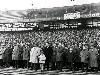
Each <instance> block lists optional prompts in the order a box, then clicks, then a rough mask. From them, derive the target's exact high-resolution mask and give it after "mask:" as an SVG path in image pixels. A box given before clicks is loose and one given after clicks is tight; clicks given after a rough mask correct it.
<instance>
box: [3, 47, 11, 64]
mask: <svg viewBox="0 0 100 75" xmlns="http://www.w3.org/2000/svg"><path fill="white" fill-rule="evenodd" d="M12 51H13V49H12V48H10V47H8V48H6V50H5V51H4V53H3V62H12Z"/></svg>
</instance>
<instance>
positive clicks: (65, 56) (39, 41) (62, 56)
mask: <svg viewBox="0 0 100 75" xmlns="http://www.w3.org/2000/svg"><path fill="white" fill-rule="evenodd" d="M0 36H1V37H0V39H1V41H0V43H1V46H0V47H1V48H0V49H1V52H3V51H2V50H3V49H5V51H4V53H3V60H4V62H6V63H5V65H6V66H8V64H9V62H8V61H9V60H10V61H11V60H13V61H12V63H13V64H14V65H13V64H11V63H10V64H11V65H13V66H14V67H17V65H18V66H20V67H23V65H24V66H26V64H27V63H28V62H29V59H30V57H31V55H35V54H34V49H35V48H33V47H36V48H37V47H39V48H41V49H42V50H43V52H42V55H43V53H44V55H45V56H46V64H47V70H49V64H50V62H51V59H52V60H53V59H54V60H53V61H52V62H53V63H52V64H51V66H52V65H53V68H54V65H55V62H56V65H57V68H58V69H60V70H61V68H62V67H61V66H62V63H64V64H63V66H64V65H66V61H67V62H72V61H74V64H78V63H79V62H80V61H81V60H82V58H83V57H84V56H85V57H86V56H87V55H88V53H89V54H90V56H89V58H90V60H89V61H90V62H92V61H93V60H92V61H91V57H92V54H93V55H94V56H96V58H95V59H94V61H96V59H97V56H98V52H97V50H96V49H95V48H97V47H99V46H100V41H99V40H100V38H99V37H100V31H99V29H81V30H78V29H66V30H53V31H30V32H1V33H0ZM47 43H49V46H48V45H46V44H47ZM46 46H47V47H46ZM91 46H92V47H91ZM2 47H4V48H3V49H2ZM49 47H50V48H49ZM88 49H89V50H88ZM32 50H33V54H31V53H32ZM51 50H53V51H51ZM79 50H80V51H79ZM92 50H94V52H93V51H92ZM29 51H30V53H29ZM37 51H38V50H37ZM99 51H100V50H99ZM16 52H17V53H16ZM24 52H25V53H24ZM48 53H49V54H48ZM50 53H51V54H50ZM56 53H57V54H56ZM84 53H86V54H87V55H85V54H84ZM1 54H2V53H1ZM16 54H17V55H18V58H17V59H16V60H15V58H14V57H15V56H16ZM36 54H37V52H36ZM39 54H40V53H39ZM39 54H38V55H39ZM53 54H54V55H53ZM7 55H8V56H7ZM19 55H20V56H19ZM52 55H53V56H52ZM94 56H93V57H94ZM24 57H25V58H24ZM26 57H27V61H26ZM33 57H34V56H33ZM33 57H32V58H33ZM43 57H44V56H43ZM49 57H50V58H49ZM52 57H53V58H52ZM80 57H81V59H80ZM36 58H37V55H36ZM71 58H72V59H71ZM73 58H74V60H73ZM34 59H35V58H34ZM48 59H50V60H48ZM62 61H63V62H62ZM31 62H32V63H33V61H31ZM0 63H1V61H0ZM95 63H97V62H95ZM1 64H2V63H1ZM10 64H9V65H10ZM16 64H17V65H16ZM22 64H23V65H22ZM68 64H69V65H67V66H70V67H69V69H70V70H72V69H73V66H72V65H73V63H68ZM79 64H80V63H79ZM91 64H93V67H95V66H94V63H91ZM42 65H43V64H42ZM28 66H29V65H28ZM33 66H34V64H33ZM78 66H79V65H78ZM78 66H75V65H74V68H75V67H78ZM83 66H84V63H83ZM96 67H97V64H96ZM31 68H32V66H31ZM42 69H43V67H42Z"/></svg>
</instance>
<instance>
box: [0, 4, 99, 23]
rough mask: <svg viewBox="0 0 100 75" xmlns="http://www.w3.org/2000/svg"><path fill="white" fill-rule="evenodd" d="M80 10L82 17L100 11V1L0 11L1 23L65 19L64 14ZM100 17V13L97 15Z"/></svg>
mask: <svg viewBox="0 0 100 75" xmlns="http://www.w3.org/2000/svg"><path fill="white" fill-rule="evenodd" d="M76 12H80V18H84V17H85V16H86V15H88V14H95V13H100V3H92V4H83V5H74V6H65V7H54V8H43V9H27V10H8V11H0V23H8V22H11V23H12V22H29V21H33V22H34V21H47V20H56V19H60V20H64V14H66V13H76ZM96 17H100V15H98V16H96Z"/></svg>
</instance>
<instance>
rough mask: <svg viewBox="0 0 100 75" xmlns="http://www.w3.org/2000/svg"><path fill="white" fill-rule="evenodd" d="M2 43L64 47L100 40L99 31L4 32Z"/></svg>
mask: <svg viewBox="0 0 100 75" xmlns="http://www.w3.org/2000/svg"><path fill="white" fill-rule="evenodd" d="M0 35H1V39H2V40H1V43H5V44H9V43H11V44H14V43H24V44H30V45H34V44H36V45H38V46H39V45H42V46H44V45H45V43H46V42H49V43H51V44H55V43H61V44H63V45H64V46H66V47H67V46H68V45H74V44H78V43H83V42H86V43H88V44H89V43H91V42H95V43H96V42H98V41H99V40H100V39H99V37H100V31H99V29H82V30H77V29H75V30H73V29H72V30H70V29H67V30H55V31H32V32H13V33H12V32H3V33H0Z"/></svg>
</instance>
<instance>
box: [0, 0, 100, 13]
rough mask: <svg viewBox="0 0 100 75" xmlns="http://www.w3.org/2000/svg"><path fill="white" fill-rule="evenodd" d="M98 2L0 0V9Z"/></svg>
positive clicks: (78, 0)
mask: <svg viewBox="0 0 100 75" xmlns="http://www.w3.org/2000/svg"><path fill="white" fill-rule="evenodd" d="M98 2H100V0H74V1H71V0H0V10H3V11H6V10H26V9H40V8H52V7H63V6H72V5H81V4H90V3H98ZM32 4H33V6H32Z"/></svg>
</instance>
